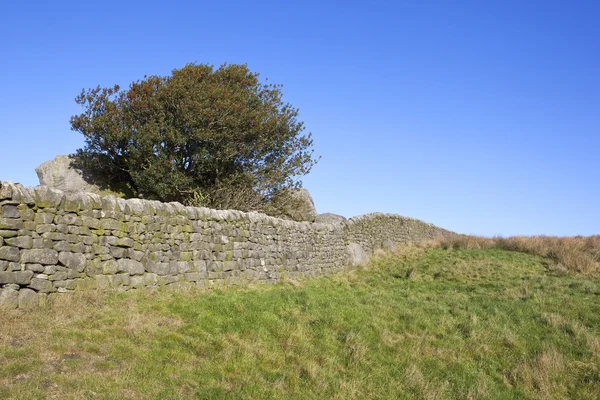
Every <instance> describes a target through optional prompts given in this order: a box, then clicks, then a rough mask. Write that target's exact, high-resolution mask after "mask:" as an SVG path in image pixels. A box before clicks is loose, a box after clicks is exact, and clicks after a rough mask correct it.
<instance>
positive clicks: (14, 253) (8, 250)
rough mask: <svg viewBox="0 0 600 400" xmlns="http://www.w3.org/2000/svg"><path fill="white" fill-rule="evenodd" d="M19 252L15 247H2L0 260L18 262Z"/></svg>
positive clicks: (0, 248)
mask: <svg viewBox="0 0 600 400" xmlns="http://www.w3.org/2000/svg"><path fill="white" fill-rule="evenodd" d="M20 254H21V252H20V251H19V249H18V248H17V247H12V246H4V247H0V260H7V261H15V262H17V261H19V257H20Z"/></svg>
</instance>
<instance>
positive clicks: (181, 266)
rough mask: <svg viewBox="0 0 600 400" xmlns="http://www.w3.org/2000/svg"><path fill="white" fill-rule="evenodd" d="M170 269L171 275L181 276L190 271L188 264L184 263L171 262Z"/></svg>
mask: <svg viewBox="0 0 600 400" xmlns="http://www.w3.org/2000/svg"><path fill="white" fill-rule="evenodd" d="M170 267H171V273H172V274H173V275H176V274H183V273H185V272H188V271H189V270H190V263H189V262H185V261H171V263H170Z"/></svg>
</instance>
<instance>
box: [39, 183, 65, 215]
mask: <svg viewBox="0 0 600 400" xmlns="http://www.w3.org/2000/svg"><path fill="white" fill-rule="evenodd" d="M34 192H35V205H36V206H38V207H40V208H54V209H56V208H57V207H58V206H59V205H60V203H61V202H62V199H63V197H64V193H63V192H61V191H60V190H56V189H53V188H50V187H48V186H36V187H35V189H34Z"/></svg>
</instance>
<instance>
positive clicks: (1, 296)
mask: <svg viewBox="0 0 600 400" xmlns="http://www.w3.org/2000/svg"><path fill="white" fill-rule="evenodd" d="M18 306H19V292H18V291H16V290H14V289H12V288H4V289H0V309H2V308H4V309H9V310H14V309H15V308H17V307H18Z"/></svg>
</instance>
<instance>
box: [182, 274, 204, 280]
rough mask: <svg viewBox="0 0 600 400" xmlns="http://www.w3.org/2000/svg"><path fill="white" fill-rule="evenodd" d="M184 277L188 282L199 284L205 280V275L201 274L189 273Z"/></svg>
mask: <svg viewBox="0 0 600 400" xmlns="http://www.w3.org/2000/svg"><path fill="white" fill-rule="evenodd" d="M184 276H185V279H186V280H187V281H188V282H197V281H200V280H202V279H204V274H202V273H200V272H188V273H186V274H184Z"/></svg>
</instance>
